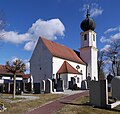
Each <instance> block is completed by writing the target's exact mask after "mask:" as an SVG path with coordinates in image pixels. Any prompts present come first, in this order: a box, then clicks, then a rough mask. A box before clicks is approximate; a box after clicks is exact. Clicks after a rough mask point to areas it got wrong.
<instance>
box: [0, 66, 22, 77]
mask: <svg viewBox="0 0 120 114" xmlns="http://www.w3.org/2000/svg"><path fill="white" fill-rule="evenodd" d="M0 75H5V76H13V73H11V72H9V71H8V70H7V69H6V68H5V66H4V65H0ZM23 75H24V73H23V72H21V73H17V74H16V76H17V77H22V76H23Z"/></svg>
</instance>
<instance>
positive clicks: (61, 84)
mask: <svg viewBox="0 0 120 114" xmlns="http://www.w3.org/2000/svg"><path fill="white" fill-rule="evenodd" d="M63 91H64V81H63V80H60V79H58V80H57V88H56V92H63Z"/></svg>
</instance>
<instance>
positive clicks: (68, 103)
mask: <svg viewBox="0 0 120 114" xmlns="http://www.w3.org/2000/svg"><path fill="white" fill-rule="evenodd" d="M60 103H62V104H65V105H74V106H90V107H92V108H95V109H97V108H99V109H104V110H109V111H114V112H120V109H117V108H114V109H108V108H101V107H96V106H93V105H91V104H90V103H89V102H86V103H83V104H78V103H72V102H60Z"/></svg>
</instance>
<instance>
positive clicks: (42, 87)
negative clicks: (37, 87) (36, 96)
mask: <svg viewBox="0 0 120 114" xmlns="http://www.w3.org/2000/svg"><path fill="white" fill-rule="evenodd" d="M41 92H42V93H44V92H45V80H42V81H41Z"/></svg>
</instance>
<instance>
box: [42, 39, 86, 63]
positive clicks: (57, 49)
mask: <svg viewBox="0 0 120 114" xmlns="http://www.w3.org/2000/svg"><path fill="white" fill-rule="evenodd" d="M40 38H41V40H42V41H43V43H44V45H45V46H46V47H47V49H48V50H49V51H50V53H51V54H52V55H53V56H55V57H59V58H62V59H66V60H69V61H73V62H76V63H80V64H84V65H86V63H85V62H84V61H83V60H82V59H81V58H80V57H78V55H77V54H76V53H75V52H74V50H73V49H71V48H69V47H66V46H64V45H61V44H59V43H56V42H53V41H51V40H48V39H46V38H43V37H40Z"/></svg>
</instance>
